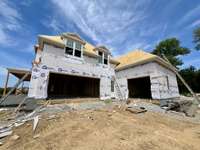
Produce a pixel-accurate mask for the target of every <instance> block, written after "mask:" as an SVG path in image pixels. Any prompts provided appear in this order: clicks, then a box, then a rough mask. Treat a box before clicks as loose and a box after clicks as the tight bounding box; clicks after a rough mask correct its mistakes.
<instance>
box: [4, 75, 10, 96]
mask: <svg viewBox="0 0 200 150" xmlns="http://www.w3.org/2000/svg"><path fill="white" fill-rule="evenodd" d="M9 75H10V72H9V71H8V73H7V77H6V82H5V86H4V90H3V96H5V95H6V90H7V86H8V80H9Z"/></svg>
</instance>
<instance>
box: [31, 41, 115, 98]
mask: <svg viewBox="0 0 200 150" xmlns="http://www.w3.org/2000/svg"><path fill="white" fill-rule="evenodd" d="M39 57H41V63H40V64H39V65H38V66H34V67H33V69H32V77H31V82H30V87H29V94H28V95H29V97H34V98H47V96H48V95H47V87H48V78H49V73H50V72H54V73H62V74H68V75H76V76H83V77H84V76H85V77H92V78H99V79H100V98H101V99H108V98H111V95H112V93H111V86H110V84H111V79H112V76H114V75H115V72H114V68H113V67H111V66H110V65H103V64H98V60H97V58H92V57H88V56H85V55H84V56H83V58H76V57H73V56H69V55H66V54H65V53H64V49H61V48H56V47H53V46H51V45H47V44H45V45H44V48H43V51H42V52H41V53H38V54H36V59H39Z"/></svg>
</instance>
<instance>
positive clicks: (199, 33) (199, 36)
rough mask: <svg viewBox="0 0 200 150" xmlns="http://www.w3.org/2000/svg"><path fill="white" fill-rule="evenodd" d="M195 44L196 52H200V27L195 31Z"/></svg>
mask: <svg viewBox="0 0 200 150" xmlns="http://www.w3.org/2000/svg"><path fill="white" fill-rule="evenodd" d="M193 38H194V43H196V47H195V48H196V50H200V27H198V28H197V29H196V30H194V33H193Z"/></svg>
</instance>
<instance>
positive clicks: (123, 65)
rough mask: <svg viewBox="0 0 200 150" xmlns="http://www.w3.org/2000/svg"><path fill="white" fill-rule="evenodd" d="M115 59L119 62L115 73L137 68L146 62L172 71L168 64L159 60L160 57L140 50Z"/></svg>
mask: <svg viewBox="0 0 200 150" xmlns="http://www.w3.org/2000/svg"><path fill="white" fill-rule="evenodd" d="M115 59H116V60H117V61H119V62H120V64H119V65H118V66H117V67H116V71H119V70H123V69H127V68H130V67H134V66H138V65H141V64H145V63H148V62H153V61H155V62H157V63H159V64H161V65H162V66H164V67H167V68H168V69H170V70H172V68H171V67H170V66H169V64H168V63H166V62H165V61H164V60H163V59H161V58H160V57H158V56H156V55H153V54H150V53H147V52H144V51H142V50H134V51H131V52H129V53H127V54H125V55H122V56H120V57H118V58H115ZM172 71H173V70H172Z"/></svg>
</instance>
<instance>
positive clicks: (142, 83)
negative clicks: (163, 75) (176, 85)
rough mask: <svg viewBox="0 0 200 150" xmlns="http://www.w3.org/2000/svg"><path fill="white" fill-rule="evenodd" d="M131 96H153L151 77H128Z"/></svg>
mask: <svg viewBox="0 0 200 150" xmlns="http://www.w3.org/2000/svg"><path fill="white" fill-rule="evenodd" d="M128 90H129V98H152V97H151V81H150V77H149V76H147V77H141V78H133V79H128Z"/></svg>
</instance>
